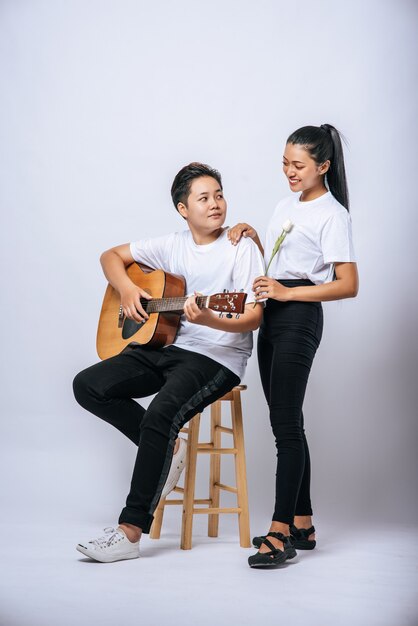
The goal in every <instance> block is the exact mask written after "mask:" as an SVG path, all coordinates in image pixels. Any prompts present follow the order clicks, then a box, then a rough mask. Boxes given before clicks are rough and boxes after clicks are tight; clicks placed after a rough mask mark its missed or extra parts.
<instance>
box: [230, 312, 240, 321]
mask: <svg viewBox="0 0 418 626" xmlns="http://www.w3.org/2000/svg"><path fill="white" fill-rule="evenodd" d="M231 317H232V315H231ZM235 319H236V320H239V313H237V314H236V316H235Z"/></svg>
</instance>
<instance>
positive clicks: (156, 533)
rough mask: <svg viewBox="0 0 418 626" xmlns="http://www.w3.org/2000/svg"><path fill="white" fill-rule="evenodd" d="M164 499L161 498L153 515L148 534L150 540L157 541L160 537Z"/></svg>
mask: <svg viewBox="0 0 418 626" xmlns="http://www.w3.org/2000/svg"><path fill="white" fill-rule="evenodd" d="M164 506H165V498H162V499H161V500H160V501H159V503H158V506H157V508H156V509H155V513H154V521H153V522H152V526H151V530H150V533H149V536H150V539H159V538H160V535H161V526H162V525H163V516H164Z"/></svg>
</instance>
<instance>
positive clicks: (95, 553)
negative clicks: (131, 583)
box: [76, 528, 139, 563]
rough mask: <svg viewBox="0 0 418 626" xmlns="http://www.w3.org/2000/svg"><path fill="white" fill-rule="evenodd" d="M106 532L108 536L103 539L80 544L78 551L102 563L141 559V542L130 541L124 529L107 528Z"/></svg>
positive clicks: (99, 538)
mask: <svg viewBox="0 0 418 626" xmlns="http://www.w3.org/2000/svg"><path fill="white" fill-rule="evenodd" d="M104 532H105V533H106V534H105V535H104V536H103V537H98V538H97V539H91V540H90V541H87V542H86V543H85V544H82V543H79V544H78V545H77V546H76V548H77V550H78V551H79V552H82V553H83V554H85V555H86V556H88V557H90V558H91V559H94V560H95V561H100V562H101V563H112V562H113V561H122V560H124V559H137V558H138V557H139V541H137V542H135V543H133V542H132V541H129V539H128V537H127V536H126V535H125V533H124V531H123V530H122V528H116V529H115V528H105V529H104Z"/></svg>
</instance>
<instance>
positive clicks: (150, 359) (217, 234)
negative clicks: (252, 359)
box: [74, 163, 264, 562]
mask: <svg viewBox="0 0 418 626" xmlns="http://www.w3.org/2000/svg"><path fill="white" fill-rule="evenodd" d="M171 195H172V199H173V202H174V206H175V207H176V209H177V211H178V212H179V214H180V215H181V216H182V217H183V218H184V219H185V220H186V222H187V226H188V229H186V230H184V231H181V232H176V233H172V234H170V235H166V236H163V237H158V238H153V239H140V240H139V241H136V242H133V243H131V244H123V245H120V246H116V247H115V248H111V249H110V250H107V251H106V252H104V253H103V254H102V256H101V263H102V267H103V271H104V274H105V276H106V278H107V280H108V281H109V283H110V284H111V285H112V286H113V287H114V288H115V289H116V290H117V291H118V292H119V294H120V298H121V306H122V309H123V313H124V315H125V316H126V317H127V318H129V319H131V320H134V321H136V322H142V321H143V320H146V319H147V318H148V315H147V313H146V312H145V310H144V309H143V307H142V306H141V303H140V298H141V297H142V298H147V299H149V298H150V296H149V295H148V294H147V293H146V292H145V291H144V290H143V289H141V288H140V287H138V286H136V285H135V284H134V283H133V282H132V281H131V280H130V278H129V277H128V275H127V272H126V268H127V266H129V265H130V264H132V263H134V262H137V263H140V264H143V265H146V266H148V267H150V268H152V269H163V270H165V271H167V272H170V273H172V274H177V275H181V276H183V277H184V278H185V280H186V293H187V294H190V295H189V297H188V298H187V300H186V303H185V305H184V315H182V317H181V322H180V327H179V331H178V333H177V336H176V338H175V341H174V343H173V344H172V345H169V346H165V347H163V348H158V349H150V348H146V347H143V346H139V345H136V346H133V348H132V349H129V350H128V351H124V352H122V353H121V354H119V355H117V356H115V357H112V358H109V359H106V360H104V361H102V362H100V363H97V364H96V365H93V366H92V367H89V368H87V369H86V370H84V371H82V372H80V373H79V374H78V375H77V376H76V377H75V379H74V394H75V397H76V399H77V401H78V402H79V404H81V406H83V407H84V408H85V409H87V410H88V411H90V412H91V413H93V414H94V415H97V416H98V417H100V418H101V419H103V420H104V421H106V422H108V423H109V424H112V426H115V427H116V428H117V429H118V430H120V431H121V432H122V433H123V434H124V435H125V436H126V437H128V438H129V439H130V440H131V441H133V442H134V443H135V445H137V446H138V452H137V457H136V462H135V466H134V471H133V476H132V482H131V489H130V492H129V494H128V497H127V500H126V506H125V508H124V509H123V510H122V512H121V514H120V516H119V526H118V527H117V528H116V529H114V528H110V529H108V532H106V534H105V535H104V536H101V537H98V538H96V539H92V540H90V541H87V542H82V543H80V544H78V546H77V550H79V551H80V552H82V553H83V554H85V555H86V556H88V557H90V558H92V559H94V560H97V561H102V562H111V561H117V560H122V559H131V558H137V557H138V556H139V540H140V537H141V534H142V533H148V532H149V530H150V527H151V523H152V520H153V513H154V511H155V508H156V507H157V505H158V502H159V500H160V498H161V495H162V493H164V495H167V493H168V491H169V490H170V489H172V488H174V486H175V484H176V482H177V480H178V477H179V473H180V472H179V470H180V471H181V468H182V463H183V459H184V451H185V446H184V444H182V442H181V441H180V440H177V436H178V433H179V431H180V429H181V428H182V427H183V426H184V424H185V423H186V422H187V421H188V420H190V419H191V418H192V417H193V416H194V415H195V414H196V413H198V412H201V411H202V410H203V409H204V408H205V407H206V406H208V405H209V404H211V403H212V402H214V401H215V400H217V399H218V398H220V397H222V396H223V395H224V394H225V393H227V392H228V391H230V390H231V389H232V388H233V387H234V386H235V385H237V384H238V383H239V382H240V379H241V378H242V376H243V374H244V370H245V366H246V363H247V360H248V358H249V356H250V355H251V350H252V331H253V330H255V329H256V328H258V326H259V324H260V322H261V318H262V308H263V305H262V304H260V303H256V302H255V296H254V294H253V292H252V284H253V282H254V280H255V278H256V277H257V276H259V275H260V273H262V271H263V268H264V265H263V259H262V256H261V254H260V252H259V250H258V248H257V246H256V245H255V244H254V242H253V241H251V240H250V239H248V240H245V239H244V240H243V241H242V242H241V243H240V244H239V246H238V247H236V248H233V247H232V246H231V245H230V243H229V240H228V238H227V229H226V228H224V226H223V224H224V222H225V219H226V210H227V204H226V200H225V198H224V194H223V188H222V180H221V176H220V174H219V172H218V171H217V170H214V169H212V168H210V167H209V166H207V165H204V164H201V163H191V164H190V165H187V166H186V167H184V168H182V170H180V172H179V173H178V174H177V176H176V177H175V179H174V182H173V185H172V189H171ZM224 289H227V290H228V291H239V290H241V289H242V290H244V291H245V292H246V293H248V299H247V304H246V306H245V312H244V313H243V314H242V315H241V316H240V317H239V319H237V317H236V316H233V317H232V319H228V318H227V317H226V316H224V317H222V318H220V317H219V315H218V314H217V313H214V312H213V311H211V310H209V309H207V308H199V307H198V306H197V304H196V293H197V292H201V293H204V294H205V295H210V294H211V293H217V292H219V291H222V290H224ZM151 394H156V396H155V398H154V399H153V400H152V402H151V403H150V405H149V407H148V409H144V408H143V407H142V406H140V405H139V404H138V403H137V402H136V401H135V400H133V398H143V397H145V396H149V395H151ZM173 450H174V452H175V454H174V456H173ZM170 468H171V469H170ZM165 485H168V488H167V487H165ZM163 489H164V491H163Z"/></svg>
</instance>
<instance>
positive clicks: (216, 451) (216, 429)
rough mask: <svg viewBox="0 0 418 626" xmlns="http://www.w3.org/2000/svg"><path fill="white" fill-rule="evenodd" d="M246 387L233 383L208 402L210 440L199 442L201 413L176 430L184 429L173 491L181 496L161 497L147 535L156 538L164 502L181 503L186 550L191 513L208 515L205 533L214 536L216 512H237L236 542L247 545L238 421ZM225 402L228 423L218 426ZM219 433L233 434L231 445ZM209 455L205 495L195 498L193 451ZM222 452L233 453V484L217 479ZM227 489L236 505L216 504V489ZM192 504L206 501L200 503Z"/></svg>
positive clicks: (243, 466) (189, 543) (244, 480)
mask: <svg viewBox="0 0 418 626" xmlns="http://www.w3.org/2000/svg"><path fill="white" fill-rule="evenodd" d="M245 389H247V386H246V385H236V386H235V387H234V388H233V389H231V391H229V392H228V393H226V394H225V395H224V396H222V397H221V398H219V399H218V400H216V401H215V402H213V403H212V404H211V405H210V416H211V418H210V421H211V424H210V441H209V442H199V429H200V417H201V414H200V413H198V414H197V415H195V416H194V417H193V418H192V419H191V420H190V421H189V423H188V425H187V426H186V427H184V428H182V429H181V431H180V432H182V433H187V452H186V469H185V478H184V487H183V488H182V487H175V488H174V492H175V493H179V494H181V495H182V496H183V497H182V498H176V499H171V498H169V497H168V498H162V499H161V500H160V502H159V504H158V507H157V509H156V511H155V515H154V522H153V524H152V527H151V531H150V537H151V539H159V538H160V535H161V527H162V522H163V516H164V508H165V506H167V505H181V506H182V507H183V516H182V530H181V542H180V547H181V548H182V549H183V550H190V549H191V547H192V530H193V516H194V515H208V536H209V537H217V536H218V529H219V515H220V514H224V513H227V514H231V513H235V514H236V515H237V516H238V526H239V537H240V545H241V547H243V548H249V547H250V546H251V543H250V523H249V511H248V490H247V476H246V463H245V447H244V429H243V423H242V406H241V392H242V391H244V390H245ZM223 402H229V403H230V407H231V422H232V427H231V428H229V427H226V426H222V423H221V420H222V403H223ZM222 434H228V435H230V436H232V438H233V447H223V446H222ZM198 454H209V455H210V472H209V497H208V498H205V499H196V498H195V484H196V468H197V455H198ZM225 454H230V455H233V457H234V462H235V480H236V486H230V485H225V484H223V483H222V482H221V457H222V456H223V455H225ZM221 491H228V492H230V493H234V494H236V496H237V506H236V507H229V508H225V507H220V492H221ZM196 505H206V506H204V507H202V506H199V507H197V506H196Z"/></svg>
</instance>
